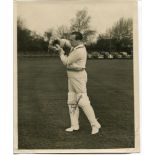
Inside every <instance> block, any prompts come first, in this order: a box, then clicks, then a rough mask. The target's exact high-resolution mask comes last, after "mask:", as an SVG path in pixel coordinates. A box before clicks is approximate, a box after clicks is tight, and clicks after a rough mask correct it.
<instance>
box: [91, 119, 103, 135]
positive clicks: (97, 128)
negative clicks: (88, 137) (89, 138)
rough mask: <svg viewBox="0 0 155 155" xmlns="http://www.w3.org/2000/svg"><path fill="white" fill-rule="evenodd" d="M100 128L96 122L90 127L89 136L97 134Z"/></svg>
mask: <svg viewBox="0 0 155 155" xmlns="http://www.w3.org/2000/svg"><path fill="white" fill-rule="evenodd" d="M100 128H101V125H100V124H99V122H97V123H96V124H95V125H93V126H92V132H91V134H92V135H94V134H97V133H98V132H99V129H100Z"/></svg>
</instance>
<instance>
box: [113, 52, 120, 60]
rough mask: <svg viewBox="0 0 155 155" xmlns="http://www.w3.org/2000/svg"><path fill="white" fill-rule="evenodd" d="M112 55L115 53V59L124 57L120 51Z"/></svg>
mask: <svg viewBox="0 0 155 155" xmlns="http://www.w3.org/2000/svg"><path fill="white" fill-rule="evenodd" d="M112 55H113V58H115V59H120V58H122V55H121V54H119V53H118V52H113V53H112Z"/></svg>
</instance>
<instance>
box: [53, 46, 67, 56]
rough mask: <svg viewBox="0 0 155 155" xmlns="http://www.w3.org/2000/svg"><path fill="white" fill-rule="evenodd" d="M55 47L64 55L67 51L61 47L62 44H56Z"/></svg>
mask: <svg viewBox="0 0 155 155" xmlns="http://www.w3.org/2000/svg"><path fill="white" fill-rule="evenodd" d="M55 48H56V50H57V51H58V52H59V55H62V54H64V53H65V52H64V50H63V49H62V48H61V47H60V45H58V44H56V45H55Z"/></svg>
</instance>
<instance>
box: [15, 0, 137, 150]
mask: <svg viewBox="0 0 155 155" xmlns="http://www.w3.org/2000/svg"><path fill="white" fill-rule="evenodd" d="M137 9H138V8H137V1H136V0H126V1H123V0H96V1H93V0H76V1H75V0H59V1H56V0H48V1H47V0H45V1H41V0H37V1H26V0H25V1H14V152H15V153H130V152H131V153H132V152H139V100H138V39H137V36H138V34H137V33H138V29H137V27H138V25H137V21H138V20H137Z"/></svg>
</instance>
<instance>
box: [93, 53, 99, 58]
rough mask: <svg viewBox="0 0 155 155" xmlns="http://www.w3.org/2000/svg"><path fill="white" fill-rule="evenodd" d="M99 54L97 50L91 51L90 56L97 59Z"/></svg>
mask: <svg viewBox="0 0 155 155" xmlns="http://www.w3.org/2000/svg"><path fill="white" fill-rule="evenodd" d="M99 56H100V53H99V52H92V58H94V59H98V58H99Z"/></svg>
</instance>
